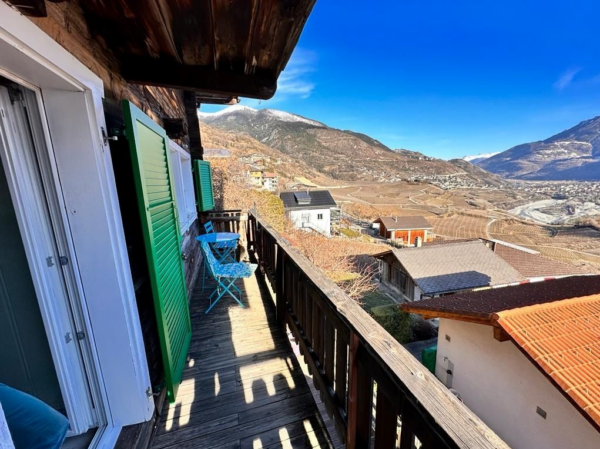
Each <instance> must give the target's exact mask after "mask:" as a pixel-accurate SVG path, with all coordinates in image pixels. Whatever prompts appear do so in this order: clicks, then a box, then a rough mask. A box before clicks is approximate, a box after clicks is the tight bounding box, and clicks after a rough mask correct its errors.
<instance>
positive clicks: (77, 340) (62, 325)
mask: <svg viewBox="0 0 600 449" xmlns="http://www.w3.org/2000/svg"><path fill="white" fill-rule="evenodd" d="M38 95H39V94H38V93H36V92H33V91H32V90H29V89H26V88H24V87H21V86H19V85H17V84H15V83H12V82H10V81H8V80H7V79H5V78H0V162H1V164H0V165H1V169H2V170H3V172H4V176H3V177H2V178H3V181H4V185H5V186H6V187H5V189H8V191H9V192H5V193H7V195H5V198H4V207H5V210H8V209H9V208H10V206H11V204H10V203H11V201H12V209H11V210H10V212H11V213H14V217H15V219H16V224H17V226H18V230H17V231H16V234H15V235H16V236H17V238H18V234H19V233H20V238H21V242H19V243H22V246H21V247H20V248H22V250H23V253H24V254H23V256H24V257H25V259H26V261H27V265H28V268H29V270H28V271H29V272H28V273H22V282H21V283H20V284H19V288H20V289H15V292H17V294H21V293H19V292H25V293H22V294H24V295H29V292H30V290H31V294H35V298H34V301H33V302H30V303H29V305H28V307H29V309H28V310H21V311H20V312H19V311H17V310H13V312H14V316H15V317H16V318H15V320H16V319H17V318H18V313H21V318H22V317H23V314H26V313H31V315H32V317H33V316H39V317H40V318H41V321H40V320H39V319H38V320H37V321H36V320H34V319H33V318H32V320H30V321H25V320H22V319H21V323H25V324H27V325H30V328H27V326H26V325H25V324H23V325H20V326H19V325H15V326H14V328H13V329H12V335H13V337H14V338H13V339H11V344H12V345H15V348H16V349H18V350H19V351H22V352H26V351H39V355H40V357H42V358H44V359H47V360H48V361H49V362H52V363H53V366H52V367H48V366H45V367H44V371H43V374H39V375H38V373H35V372H32V370H31V369H29V367H28V357H27V355H26V354H24V353H23V354H22V357H20V359H19V361H20V363H21V368H22V369H24V372H28V375H29V376H30V377H31V382H30V383H28V382H23V383H21V384H20V386H21V388H24V389H27V388H29V387H30V386H31V385H34V384H35V385H37V387H36V388H37V389H34V390H35V391H32V392H31V393H32V394H34V395H36V391H37V392H39V391H41V392H43V395H44V399H45V398H46V397H48V398H53V400H52V404H51V405H52V406H54V407H56V408H57V409H59V411H61V412H62V413H64V414H65V415H66V416H67V418H68V419H69V422H70V424H71V431H72V433H82V432H85V431H87V430H88V429H89V428H92V427H97V426H98V425H99V424H101V422H102V420H103V419H101V418H100V417H99V416H98V415H99V414H98V411H97V409H96V408H95V407H94V399H93V396H94V394H95V393H94V392H95V391H96V386H95V384H94V380H93V379H92V378H91V377H93V369H92V368H91V364H90V363H89V360H90V358H91V356H90V354H89V351H90V348H89V346H88V344H87V342H86V327H85V325H84V323H83V319H82V316H81V310H79V307H80V305H81V302H79V301H77V299H78V298H77V297H76V296H77V294H78V293H77V292H78V288H77V285H76V281H75V278H76V267H74V266H73V263H74V261H73V260H70V259H71V257H70V256H69V252H68V248H67V240H68V237H67V236H68V232H67V229H66V228H65V226H66V223H64V222H62V221H61V219H60V216H61V211H60V210H58V208H59V207H60V204H61V201H60V197H59V196H58V195H57V194H56V192H57V188H58V180H57V179H55V177H54V176H53V175H52V173H51V171H49V170H48V161H47V160H46V159H45V158H47V157H48V152H47V151H46V148H45V147H44V145H45V144H44V138H43V131H42V119H43V117H42V114H41V111H40V110H39V104H40V102H39V101H38V100H39V97H38ZM58 190H59V188H58ZM18 252H19V251H16V252H15V254H17V253H18ZM7 257H8V256H7ZM10 257H13V256H10ZM14 257H15V258H18V254H17V255H15V256H14ZM5 262H7V263H10V261H9V260H7V261H5ZM5 266H6V265H5ZM28 282H30V285H31V287H32V289H30V290H28V289H27V288H28V287H27V284H28ZM23 285H24V286H25V287H23ZM15 296H16V295H12V298H10V297H9V295H5V298H4V299H5V305H6V307H7V308H10V307H11V304H13V305H14V304H17V305H18V304H20V303H19V302H18V301H17V300H18V298H15ZM35 299H36V300H37V306H38V307H39V310H35ZM37 312H39V315H36V313H37ZM34 322H35V323H34ZM40 325H41V326H43V329H40V328H39V326H40ZM30 332H31V334H30ZM43 333H45V335H46V338H47V346H44V345H43V342H42V341H41V339H40V336H41V335H43ZM33 334H35V335H36V338H37V339H38V340H39V341H38V343H36V344H35V345H30V346H27V345H24V344H21V343H22V342H24V341H27V338H28V335H33ZM48 350H49V353H48ZM35 359H36V357H29V361H32V360H35ZM32 366H34V364H32ZM5 370H6V367H5ZM15 370H17V367H15ZM9 374H10V373H7V372H5V375H6V376H7V377H8V378H10V377H11V376H10V375H9ZM53 374H55V376H54V375H53ZM42 376H46V377H48V379H47V381H46V382H44V379H43V377H42ZM12 380H13V382H16V380H15V379H14V376H13V378H12ZM0 382H2V379H0ZM57 387H58V388H59V392H60V395H61V396H62V397H61V398H58V399H57V398H56V396H57V394H56V391H57ZM39 394H40V395H42V393H39ZM61 400H62V401H61Z"/></svg>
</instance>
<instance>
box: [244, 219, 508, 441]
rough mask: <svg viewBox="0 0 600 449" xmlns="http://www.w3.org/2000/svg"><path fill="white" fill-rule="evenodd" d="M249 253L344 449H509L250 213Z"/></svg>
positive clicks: (361, 312) (341, 293)
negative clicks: (261, 274)
mask: <svg viewBox="0 0 600 449" xmlns="http://www.w3.org/2000/svg"><path fill="white" fill-rule="evenodd" d="M247 231H248V235H247V240H248V248H249V249H248V251H249V252H250V251H253V253H254V255H255V257H256V258H257V260H258V261H259V263H260V265H261V269H262V271H263V272H264V274H265V275H266V277H267V279H268V280H269V282H270V283H271V285H272V287H273V290H274V291H275V293H276V310H277V320H278V321H279V323H280V324H281V325H282V326H285V325H287V326H288V327H289V329H290V330H291V331H292V333H293V335H294V338H295V339H296V341H297V342H298V344H299V346H300V349H301V352H302V355H303V356H304V360H305V361H306V363H307V365H308V367H309V369H310V372H311V374H312V376H313V382H314V384H315V387H316V388H317V389H318V390H319V391H320V394H321V399H322V401H323V402H324V403H325V406H326V409H327V412H328V414H329V416H330V417H332V418H333V419H334V422H335V426H336V429H337V432H338V434H339V436H340V438H342V439H343V441H344V442H345V444H346V447H347V448H348V449H356V448H365V449H366V448H371V447H374V448H375V449H392V448H396V447H400V448H401V449H413V448H422V449H438V448H486V449H487V448H503V449H504V448H508V446H507V445H506V444H505V443H504V442H503V441H502V440H500V438H499V437H497V436H496V435H495V434H494V433H493V432H492V431H491V430H490V429H489V428H488V427H487V426H486V425H485V424H484V423H483V422H482V421H481V420H480V419H479V418H477V417H476V416H475V415H474V414H473V413H472V412H471V411H470V410H468V409H467V408H466V407H465V406H464V405H463V404H462V403H461V402H460V401H459V400H457V399H456V398H455V397H454V395H453V394H452V393H451V392H450V391H448V390H447V389H446V387H444V385H442V384H441V383H440V382H439V381H438V380H437V379H436V378H435V377H434V376H433V375H432V374H431V373H429V371H427V369H426V368H424V367H423V366H422V365H421V364H420V363H419V362H418V361H417V360H416V359H415V358H414V357H413V356H412V355H410V354H409V353H408V352H407V351H406V350H405V349H404V348H403V347H402V345H400V344H399V343H398V342H397V341H396V340H394V339H393V338H392V337H391V336H390V335H389V334H388V333H387V332H386V331H385V330H384V329H383V328H381V326H379V324H377V323H376V322H375V321H374V320H373V319H372V318H371V317H370V316H369V315H368V314H367V313H366V312H365V311H363V310H362V308H361V307H360V305H358V304H357V303H356V302H355V301H353V300H352V299H350V298H349V297H348V296H347V295H346V294H345V293H344V292H343V291H342V290H341V289H340V288H339V287H338V286H337V285H336V284H335V283H333V282H332V281H331V280H329V279H328V278H327V277H326V276H324V275H323V273H321V271H319V270H318V269H317V268H316V267H315V266H314V265H313V264H312V263H311V262H310V261H308V259H306V258H305V257H304V256H303V255H302V254H301V253H300V252H299V251H298V250H297V249H295V248H293V247H292V246H290V244H289V243H288V242H287V241H286V240H285V239H284V238H283V237H282V236H281V235H280V234H279V233H278V232H277V231H275V230H274V229H273V228H272V227H271V226H269V225H268V224H267V223H264V222H263V221H262V220H261V219H260V218H259V217H258V216H257V215H256V213H254V212H251V213H250V214H249V216H248V227H247Z"/></svg>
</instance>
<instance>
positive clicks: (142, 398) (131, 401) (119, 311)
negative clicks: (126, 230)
mask: <svg viewBox="0 0 600 449" xmlns="http://www.w3.org/2000/svg"><path fill="white" fill-rule="evenodd" d="M0 73H2V74H3V75H4V76H9V77H12V78H13V79H17V80H18V81H19V82H20V83H22V84H25V85H26V86H27V85H29V86H32V87H36V88H37V89H39V92H40V93H41V98H42V99H43V104H41V103H40V104H39V105H38V106H39V107H40V110H42V111H43V110H45V112H46V118H47V128H46V129H45V130H44V137H45V139H46V147H47V149H48V156H49V157H48V160H49V162H50V164H51V165H52V173H53V176H55V177H56V181H57V188H58V189H59V192H58V197H59V198H60V199H61V201H62V202H63V205H64V214H63V219H64V220H66V222H65V225H66V229H69V230H70V238H69V239H67V240H68V242H67V244H68V245H69V247H70V254H71V256H72V257H73V262H74V263H77V269H78V270H77V273H76V275H77V276H76V277H77V284H78V293H79V300H80V301H81V306H82V307H81V309H82V311H83V314H84V323H82V324H83V325H85V327H86V331H87V332H88V334H89V340H90V342H91V346H92V352H93V359H94V360H93V362H94V365H95V367H96V371H97V375H98V377H99V379H100V390H101V395H102V398H103V405H104V408H105V410H106V419H107V424H108V427H107V431H106V432H105V435H106V438H105V439H104V441H102V443H105V445H106V447H111V446H110V445H111V444H112V443H114V441H115V438H116V435H118V431H119V430H120V428H121V427H122V426H124V425H128V424H134V423H139V422H142V421H146V420H148V419H150V417H151V416H152V413H153V412H154V401H153V399H152V397H151V396H149V395H148V394H147V393H148V392H150V391H151V388H150V379H149V373H148V367H147V363H146V356H145V350H144V344H143V338H142V333H141V326H140V322H139V315H138V312H137V306H136V302H135V294H134V290H133V283H132V280H131V273H130V269H129V260H128V256H127V250H126V245H125V238H124V234H123V228H122V222H121V215H120V210H119V204H118V198H117V193H116V185H115V180H114V173H113V169H112V160H111V157H110V151H109V148H108V145H107V143H106V142H103V139H102V133H101V129H102V128H104V129H105V128H106V124H105V122H104V111H103V107H102V98H103V95H104V91H103V85H102V81H101V80H100V79H99V78H98V77H97V76H96V75H94V74H93V73H92V72H91V71H90V70H89V69H87V68H86V67H85V66H84V65H83V64H81V62H79V61H78V60H77V59H75V57H73V55H71V54H70V53H69V52H67V51H66V50H65V49H64V48H62V47H61V46H60V45H58V43H56V42H55V41H54V40H53V39H52V38H50V37H49V36H48V35H46V34H45V33H44V32H42V31H41V30H40V29H39V28H38V27H37V26H35V25H34V24H33V23H32V22H31V21H30V20H28V19H27V18H25V17H23V16H22V15H21V14H20V13H18V12H16V11H15V10H13V9H12V8H10V7H9V6H8V5H7V4H5V3H4V2H0ZM111 441H112V443H111Z"/></svg>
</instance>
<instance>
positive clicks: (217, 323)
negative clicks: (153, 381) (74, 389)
mask: <svg viewBox="0 0 600 449" xmlns="http://www.w3.org/2000/svg"><path fill="white" fill-rule="evenodd" d="M237 285H238V287H239V288H240V289H241V290H242V291H243V292H244V298H243V302H244V304H245V305H246V307H245V308H241V307H239V306H238V305H237V304H236V303H235V302H234V301H233V299H225V298H223V299H222V300H221V301H220V302H219V303H218V304H217V305H216V306H215V307H214V308H213V309H212V310H211V312H210V313H209V314H208V315H206V314H205V311H206V309H207V308H208V299H207V298H208V294H209V293H210V292H211V291H212V290H213V289H214V288H215V283H214V281H212V282H209V283H207V287H206V290H205V291H204V292H203V291H202V290H201V288H202V280H201V279H200V280H199V282H198V283H197V286H196V288H195V290H194V293H193V296H192V300H191V303H190V308H191V317H192V329H193V334H192V341H191V345H190V350H189V357H188V366H187V367H186V369H185V371H184V372H183V381H182V383H181V386H180V388H179V392H178V395H177V401H176V402H175V403H174V404H166V405H165V408H164V410H163V413H162V416H161V417H160V418H159V420H158V422H157V425H158V428H157V429H156V433H155V436H154V439H153V441H152V444H151V447H152V448H154V449H159V448H174V447H177V448H212V449H219V448H244V449H246V448H251V449H257V448H265V449H266V448H275V447H277V448H281V447H283V448H296V447H298V448H307V447H332V446H331V440H330V439H329V436H328V433H327V430H326V429H325V427H324V424H323V421H322V419H321V417H320V415H319V411H318V409H317V406H316V404H315V401H314V399H313V396H312V394H311V391H310V389H309V386H308V384H307V382H306V379H305V375H304V373H303V371H302V368H301V367H300V365H299V363H298V360H297V359H296V357H295V356H294V353H293V351H292V347H291V345H290V343H289V340H288V337H287V335H286V334H285V332H284V331H283V329H281V328H280V327H279V326H278V325H277V323H276V319H275V307H274V304H273V302H272V299H271V297H270V294H269V292H268V291H265V289H266V286H265V285H264V283H261V282H259V280H257V278H256V277H255V276H253V277H252V278H250V279H246V280H243V281H238V283H237ZM259 285H260V286H262V287H259ZM261 290H262V291H261Z"/></svg>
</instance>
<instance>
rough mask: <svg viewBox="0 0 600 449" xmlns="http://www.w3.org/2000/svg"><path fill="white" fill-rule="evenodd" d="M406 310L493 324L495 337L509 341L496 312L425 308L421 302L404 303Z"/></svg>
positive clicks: (403, 309)
mask: <svg viewBox="0 0 600 449" xmlns="http://www.w3.org/2000/svg"><path fill="white" fill-rule="evenodd" d="M401 309H402V311H404V312H409V313H415V314H417V315H421V317H423V319H425V320H430V319H432V318H446V319H449V320H454V321H464V322H466V323H474V324H482V325H484V326H492V327H493V331H494V338H495V339H496V340H498V341H508V340H509V336H508V334H507V333H506V332H505V331H504V330H503V329H502V327H501V326H500V325H499V324H498V315H497V314H495V313H481V312H468V311H460V312H457V311H448V310H443V309H440V308H424V307H420V306H419V302H418V301H417V302H414V303H408V302H407V303H404V304H402V305H401Z"/></svg>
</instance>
